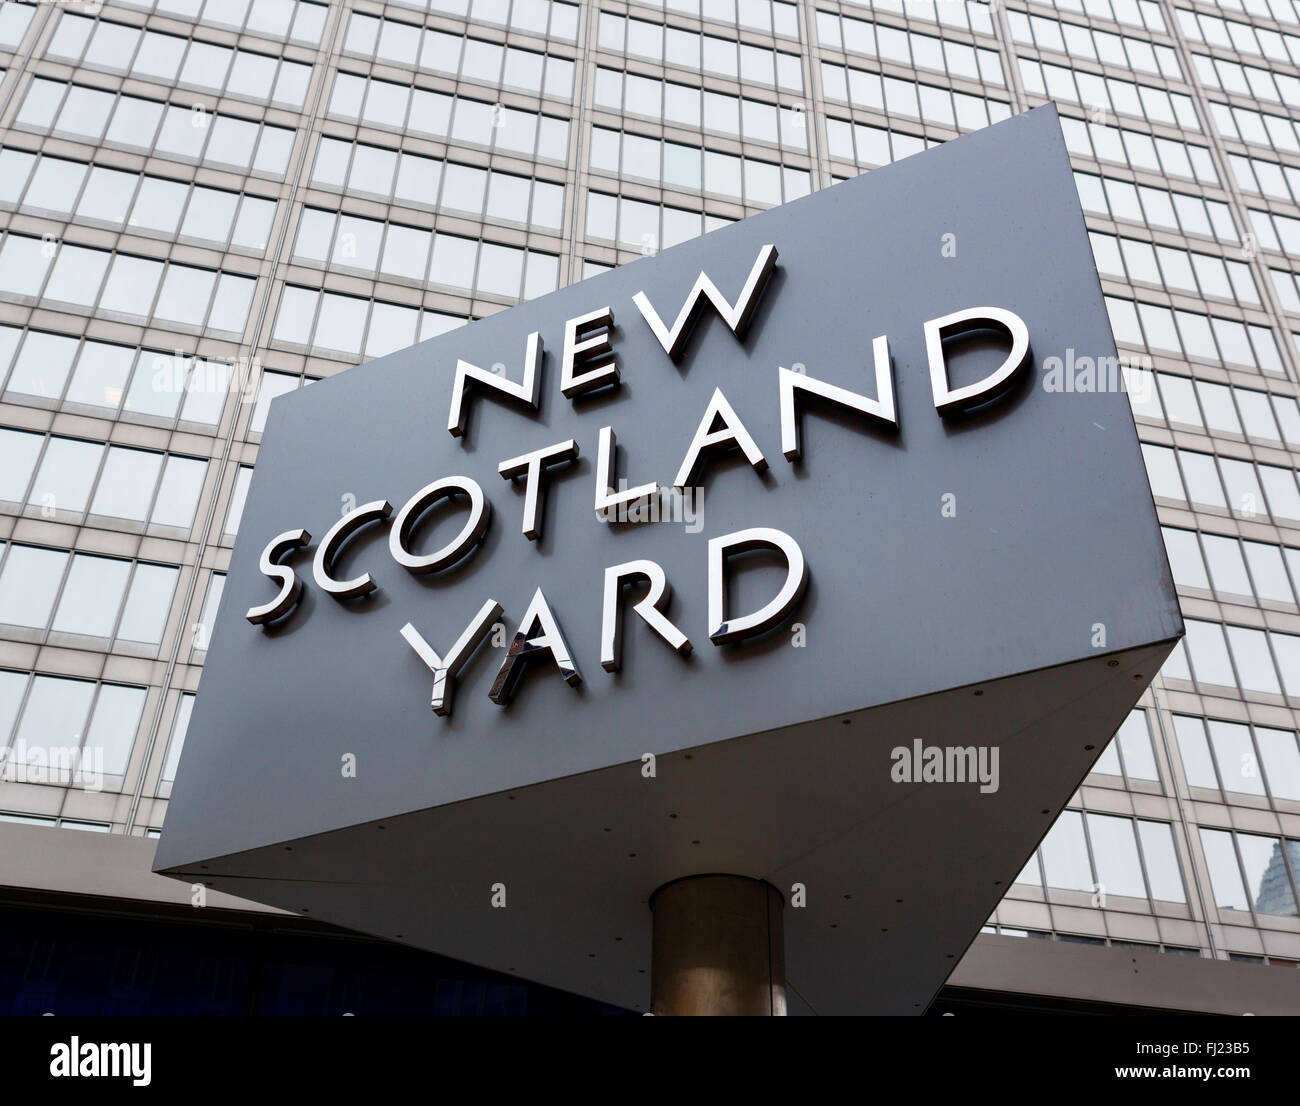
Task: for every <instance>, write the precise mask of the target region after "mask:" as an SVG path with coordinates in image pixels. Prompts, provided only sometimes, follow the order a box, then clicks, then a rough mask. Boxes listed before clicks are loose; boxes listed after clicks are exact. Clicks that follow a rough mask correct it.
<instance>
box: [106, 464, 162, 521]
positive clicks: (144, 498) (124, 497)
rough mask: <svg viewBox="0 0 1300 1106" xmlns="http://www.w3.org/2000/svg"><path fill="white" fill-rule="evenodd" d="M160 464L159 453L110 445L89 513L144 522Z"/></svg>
mask: <svg viewBox="0 0 1300 1106" xmlns="http://www.w3.org/2000/svg"><path fill="white" fill-rule="evenodd" d="M161 463H162V455H161V454H158V453H150V452H147V451H145V450H142V449H122V448H120V447H119V446H109V448H108V456H107V457H106V458H105V460H104V469H103V472H102V473H101V475H100V478H99V487H98V488H97V489H96V491H95V498H94V500H93V501H92V502H91V505H90V513H91V514H92V515H110V516H112V517H114V518H128V519H136V520H138V521H140V522H143V521H144V520H145V518H146V517H147V516H148V514H149V504H150V503H151V502H152V501H153V491H154V485H155V484H157V482H158V470H159V468H160V466H161Z"/></svg>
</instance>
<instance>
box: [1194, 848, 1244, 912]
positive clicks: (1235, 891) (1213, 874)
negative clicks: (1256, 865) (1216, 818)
mask: <svg viewBox="0 0 1300 1106" xmlns="http://www.w3.org/2000/svg"><path fill="white" fill-rule="evenodd" d="M1201 849H1202V851H1203V852H1204V853H1205V866H1206V867H1207V868H1208V869H1209V870H1210V885H1211V887H1212V888H1213V891H1214V904H1215V905H1216V906H1217V907H1218V908H1219V909H1220V910H1249V909H1250V901H1249V900H1248V899H1247V897H1246V888H1245V886H1244V885H1243V884H1242V882H1241V869H1240V868H1239V867H1238V865H1237V850H1236V849H1235V848H1234V847H1233V844H1232V834H1230V833H1227V832H1225V831H1223V830H1215V829H1205V828H1202V829H1201Z"/></svg>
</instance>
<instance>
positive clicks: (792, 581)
mask: <svg viewBox="0 0 1300 1106" xmlns="http://www.w3.org/2000/svg"><path fill="white" fill-rule="evenodd" d="M765 547H769V548H773V549H776V550H777V551H778V552H779V553H781V555H782V556H784V557H785V563H786V573H785V583H783V584H782V585H781V590H780V591H779V592H777V593H776V595H775V597H774V598H773V599H772V600H771V602H769V603H768V604H767V606H765V607H762V608H760V609H759V610H757V611H755V612H754V613H753V614H748V615H745V616H744V617H743V618H728V617H727V610H726V606H727V604H726V595H727V586H726V585H727V581H726V572H725V564H726V558H727V554H728V553H744V552H746V551H748V550H751V549H761V548H765ZM807 583H808V565H807V562H805V561H804V558H803V550H801V549H800V548H799V543H798V542H796V541H795V540H794V538H792V537H790V535H789V534H786V533H784V532H782V531H780V530H775V529H773V528H772V527H770V526H755V527H753V528H751V529H749V530H737V531H736V532H735V533H734V534H725V535H723V536H722V537H720V538H710V539H709V640H710V641H712V642H713V644H714V645H723V644H725V643H727V642H731V641H742V640H744V639H745V638H750V637H754V636H756V635H758V634H762V633H765V632H766V631H768V630H770V629H771V628H772V627H773V626H775V625H776V624H777V623H779V622H780V621H781V620H782V619H783V618H785V617H786V615H788V614H789V613H790V612H791V611H792V610H793V609H794V606H795V604H796V603H798V601H799V598H800V596H801V595H802V594H803V590H804V587H805V586H806V585H807Z"/></svg>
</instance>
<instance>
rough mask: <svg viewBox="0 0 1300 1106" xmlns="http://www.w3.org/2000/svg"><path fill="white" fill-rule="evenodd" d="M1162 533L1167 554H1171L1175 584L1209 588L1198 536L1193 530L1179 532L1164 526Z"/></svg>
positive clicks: (1170, 560)
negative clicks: (1197, 539)
mask: <svg viewBox="0 0 1300 1106" xmlns="http://www.w3.org/2000/svg"><path fill="white" fill-rule="evenodd" d="M1160 533H1161V535H1162V537H1163V538H1164V540H1165V552H1166V553H1168V554H1169V565H1170V568H1171V569H1172V570H1173V574H1174V582H1175V583H1176V584H1178V586H1179V587H1187V588H1209V586H1210V581H1209V578H1208V577H1207V576H1206V574H1205V562H1204V561H1203V560H1202V559H1201V547H1200V546H1199V545H1198V544H1197V541H1196V534H1195V533H1193V532H1192V531H1191V530H1177V529H1174V528H1173V527H1170V526H1162V527H1161V528H1160Z"/></svg>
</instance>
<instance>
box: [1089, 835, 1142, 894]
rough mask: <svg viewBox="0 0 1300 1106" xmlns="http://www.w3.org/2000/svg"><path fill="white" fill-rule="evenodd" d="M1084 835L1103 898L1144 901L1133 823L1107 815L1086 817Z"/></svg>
mask: <svg viewBox="0 0 1300 1106" xmlns="http://www.w3.org/2000/svg"><path fill="white" fill-rule="evenodd" d="M1088 836H1089V837H1090V838H1091V839H1092V855H1093V858H1094V859H1095V861H1096V864H1097V882H1098V883H1099V884H1100V885H1101V891H1102V892H1103V894H1106V895H1124V896H1127V897H1129V898H1139V899H1141V898H1146V893H1147V890H1146V884H1145V883H1144V882H1143V879H1142V865H1141V863H1140V862H1139V860H1138V851H1137V841H1136V839H1135V838H1134V836H1133V822H1132V821H1131V820H1130V819H1128V818H1116V817H1112V816H1111V815H1108V814H1089V815H1088Z"/></svg>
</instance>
